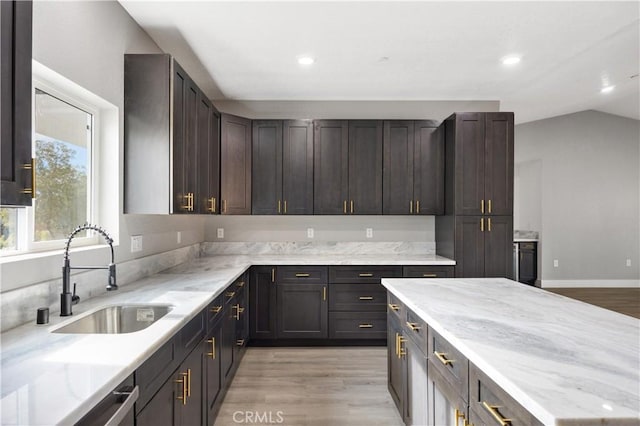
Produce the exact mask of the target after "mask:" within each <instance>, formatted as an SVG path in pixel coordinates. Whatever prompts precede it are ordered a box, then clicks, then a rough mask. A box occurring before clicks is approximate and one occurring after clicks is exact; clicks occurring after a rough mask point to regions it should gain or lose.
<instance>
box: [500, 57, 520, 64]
mask: <svg viewBox="0 0 640 426" xmlns="http://www.w3.org/2000/svg"><path fill="white" fill-rule="evenodd" d="M519 62H520V56H516V55H510V56H505V57H504V58H502V64H503V65H515V64H517V63H519Z"/></svg>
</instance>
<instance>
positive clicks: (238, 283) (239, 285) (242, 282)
mask: <svg viewBox="0 0 640 426" xmlns="http://www.w3.org/2000/svg"><path fill="white" fill-rule="evenodd" d="M236 287H238V288H242V287H244V281H240V282H237V283H236Z"/></svg>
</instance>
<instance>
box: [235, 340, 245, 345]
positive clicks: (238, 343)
mask: <svg viewBox="0 0 640 426" xmlns="http://www.w3.org/2000/svg"><path fill="white" fill-rule="evenodd" d="M236 345H237V346H242V345H244V339H238V340H236Z"/></svg>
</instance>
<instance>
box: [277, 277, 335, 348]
mask: <svg viewBox="0 0 640 426" xmlns="http://www.w3.org/2000/svg"><path fill="white" fill-rule="evenodd" d="M277 287H278V296H277V299H278V317H277V324H278V338H280V339H326V338H327V336H328V330H329V326H328V312H329V311H328V308H327V285H326V284H280V283H278V284H277Z"/></svg>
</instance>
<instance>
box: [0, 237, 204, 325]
mask: <svg viewBox="0 0 640 426" xmlns="http://www.w3.org/2000/svg"><path fill="white" fill-rule="evenodd" d="M199 255H200V244H194V245H191V246H188V247H182V248H179V249H176V250H171V251H168V252H164V253H159V254H154V255H151V256H147V257H143V258H139V259H134V260H131V261H128V262H123V263H118V264H117V265H116V277H117V282H118V286H126V285H127V284H130V283H132V282H135V281H138V280H140V279H142V278H144V277H147V276H149V275H153V274H155V273H158V272H160V271H163V270H165V269H168V268H171V267H173V266H176V265H179V264H180V263H184V262H186V261H188V260H191V259H193V258H196V257H198V256H199ZM73 283H77V294H78V296H80V303H82V302H83V301H86V300H87V299H90V298H92V297H95V296H98V295H101V294H104V293H106V288H105V287H106V284H107V271H105V270H95V271H87V272H82V273H78V274H73V275H72V276H71V284H72V286H71V287H72V290H73ZM61 289H62V276H60V277H59V278H56V279H54V280H49V281H43V282H40V283H37V284H34V285H30V286H27V287H22V288H18V289H16V290H11V291H8V292H6V293H2V297H1V298H0V331H5V330H9V329H11V328H13V327H16V326H18V325H21V324H25V323H27V322H35V318H36V310H37V308H42V307H46V306H48V307H49V311H50V314H51V315H58V313H59V312H60V293H61Z"/></svg>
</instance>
